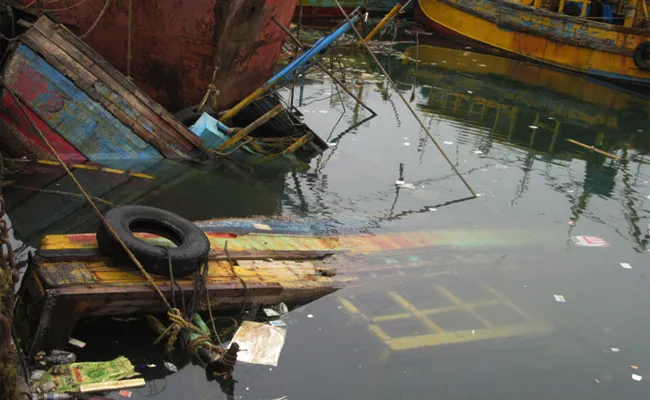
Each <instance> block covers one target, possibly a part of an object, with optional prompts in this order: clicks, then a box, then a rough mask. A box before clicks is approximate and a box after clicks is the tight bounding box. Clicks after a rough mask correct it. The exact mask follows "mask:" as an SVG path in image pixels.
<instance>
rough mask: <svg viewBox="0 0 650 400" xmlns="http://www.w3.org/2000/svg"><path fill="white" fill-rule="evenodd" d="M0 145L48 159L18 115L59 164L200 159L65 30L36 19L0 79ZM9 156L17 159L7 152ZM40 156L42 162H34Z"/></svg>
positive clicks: (198, 148)
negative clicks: (1, 109) (17, 145)
mask: <svg viewBox="0 0 650 400" xmlns="http://www.w3.org/2000/svg"><path fill="white" fill-rule="evenodd" d="M2 74H3V79H4V80H5V82H6V84H7V85H8V87H9V88H11V90H12V91H13V92H14V93H15V94H16V96H17V98H18V100H19V101H20V103H21V106H20V107H19V106H18V105H17V104H15V101H14V98H13V97H12V96H11V95H10V93H9V92H8V91H7V90H3V93H2V103H3V105H4V106H5V111H6V112H5V113H3V114H2V116H1V120H2V122H3V124H4V125H5V127H7V128H8V129H4V130H3V142H5V140H4V139H7V138H8V136H12V137H11V138H10V139H12V140H6V143H3V144H6V145H10V144H11V143H12V142H14V141H17V142H21V144H23V145H24V147H26V148H34V149H36V151H33V152H29V153H28V154H15V155H18V156H25V155H26V156H29V157H30V158H32V157H36V158H48V159H52V155H51V154H50V151H49V148H48V147H47V146H46V144H45V143H44V141H43V140H42V139H41V137H40V135H39V134H38V133H37V132H36V131H35V129H33V127H32V123H31V121H29V119H28V118H27V117H25V115H24V113H23V112H22V110H21V108H22V109H25V110H27V112H28V114H29V116H30V117H31V118H32V119H33V121H34V123H35V124H36V125H37V126H39V128H43V133H44V134H45V136H46V137H47V138H48V140H49V141H50V142H51V143H52V144H53V146H54V148H55V150H56V151H57V152H58V153H59V154H60V155H61V156H62V158H63V160H64V161H65V162H83V161H86V160H89V161H92V162H96V163H102V162H106V161H109V160H126V159H142V160H147V159H149V160H156V159H162V158H188V159H189V158H205V157H207V155H208V151H207V149H205V148H204V147H203V146H202V141H201V139H200V138H198V137H197V136H196V135H194V134H193V133H192V132H190V131H189V130H188V129H187V128H186V127H185V126H183V125H182V124H181V123H180V122H178V121H177V120H176V119H175V118H174V117H173V116H172V115H171V114H169V113H168V112H167V111H165V110H164V109H163V108H162V107H161V106H160V105H158V104H157V103H155V102H154V101H153V100H152V99H150V98H149V97H148V96H146V95H145V94H144V93H143V92H142V91H140V90H139V89H138V88H137V87H136V86H135V85H134V84H133V83H132V82H130V81H129V80H127V79H126V78H125V77H124V76H123V75H121V74H120V73H119V72H118V71H117V70H115V69H114V68H112V67H111V66H110V65H108V64H107V63H106V62H105V61H104V60H103V59H101V57H100V56H99V55H97V54H96V53H95V52H93V51H92V49H90V48H89V47H88V46H87V45H86V44H85V43H83V42H81V40H79V39H78V38H77V37H76V36H74V35H73V34H72V33H71V32H70V31H68V30H67V29H66V28H65V27H64V26H62V25H59V24H56V23H54V22H53V21H52V20H51V19H49V18H47V17H42V18H40V19H39V20H38V21H37V22H36V23H35V24H34V25H33V26H32V28H30V29H29V30H28V31H27V32H26V33H25V34H24V35H22V36H21V38H20V40H19V41H18V42H17V44H16V46H15V48H14V49H13V51H12V52H10V56H9V58H8V60H7V62H6V63H5V65H4V69H3V71H2ZM9 152H10V153H11V152H14V153H15V152H16V150H15V149H14V150H13V151H12V149H9ZM39 156H40V157H39Z"/></svg>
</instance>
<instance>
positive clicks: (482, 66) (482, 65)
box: [478, 64, 487, 68]
mask: <svg viewBox="0 0 650 400" xmlns="http://www.w3.org/2000/svg"><path fill="white" fill-rule="evenodd" d="M478 66H479V67H481V68H485V67H487V65H485V64H479V65H478Z"/></svg>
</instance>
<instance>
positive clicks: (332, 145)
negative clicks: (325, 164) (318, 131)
mask: <svg viewBox="0 0 650 400" xmlns="http://www.w3.org/2000/svg"><path fill="white" fill-rule="evenodd" d="M327 145H328V146H329V147H336V146H337V145H338V143H336V142H329V143H328V144H327Z"/></svg>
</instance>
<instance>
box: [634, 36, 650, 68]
mask: <svg viewBox="0 0 650 400" xmlns="http://www.w3.org/2000/svg"><path fill="white" fill-rule="evenodd" d="M649 51H650V41H648V42H643V43H641V44H639V45H638V46H636V48H635V49H634V53H633V54H632V58H633V59H634V64H636V66H637V67H638V68H639V69H640V70H643V71H650V59H649V58H646V52H648V55H650V52H649Z"/></svg>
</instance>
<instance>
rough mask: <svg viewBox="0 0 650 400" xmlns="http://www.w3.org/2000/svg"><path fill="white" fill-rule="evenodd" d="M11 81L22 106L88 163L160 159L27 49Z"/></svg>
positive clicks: (16, 60) (20, 51) (18, 56)
mask: <svg viewBox="0 0 650 400" xmlns="http://www.w3.org/2000/svg"><path fill="white" fill-rule="evenodd" d="M8 70H11V71H13V73H11V74H9V73H8V74H7V81H8V83H9V84H10V85H11V86H12V88H13V90H14V91H15V92H16V93H17V94H18V95H19V97H20V98H21V100H22V101H23V102H25V104H27V105H29V107H30V108H31V109H32V110H33V111H34V112H35V113H36V114H37V115H39V117H40V118H42V119H43V120H44V121H46V122H47V123H48V125H49V126H50V127H51V128H52V129H54V130H56V131H57V132H58V133H59V134H60V135H61V136H63V137H64V138H65V139H66V140H67V141H68V142H70V143H71V144H72V145H73V146H74V147H76V148H77V149H78V150H79V151H80V152H81V153H83V154H84V155H85V156H86V157H88V159H90V160H93V161H102V160H106V159H135V158H144V159H155V158H161V154H160V153H159V152H158V151H157V150H156V149H154V148H153V147H152V146H150V145H149V144H148V143H146V142H145V141H144V140H142V139H141V138H139V137H138V136H137V135H135V134H134V133H133V132H132V131H131V130H130V129H128V127H126V126H125V125H124V124H122V123H121V122H120V121H119V120H118V119H116V118H115V117H114V116H113V115H112V114H110V113H109V112H108V111H106V110H105V109H104V108H103V107H101V105H100V104H98V103H97V102H96V101H94V100H93V99H91V98H90V97H89V96H88V95H87V94H86V93H84V92H83V91H81V90H80V89H79V88H78V87H76V86H75V85H74V84H73V83H72V82H71V81H70V80H69V79H68V78H66V77H65V76H63V75H62V74H61V73H60V72H58V71H56V70H55V69H54V68H53V67H52V66H51V65H49V64H48V63H47V62H46V61H45V60H44V59H42V58H41V57H39V56H38V55H37V54H36V53H34V52H33V51H32V50H31V49H29V48H28V47H27V46H25V45H20V46H19V47H18V48H17V50H16V52H15V53H14V57H12V59H11V61H10V64H9V65H8Z"/></svg>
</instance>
